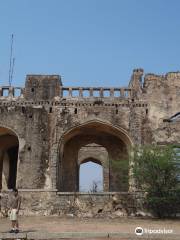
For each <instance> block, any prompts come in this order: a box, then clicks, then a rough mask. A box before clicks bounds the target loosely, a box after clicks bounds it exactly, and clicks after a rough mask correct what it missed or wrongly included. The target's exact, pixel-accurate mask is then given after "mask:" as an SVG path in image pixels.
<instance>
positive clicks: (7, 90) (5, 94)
mask: <svg viewBox="0 0 180 240" xmlns="http://www.w3.org/2000/svg"><path fill="white" fill-rule="evenodd" d="M2 96H3V97H8V96H9V89H3V90H2Z"/></svg>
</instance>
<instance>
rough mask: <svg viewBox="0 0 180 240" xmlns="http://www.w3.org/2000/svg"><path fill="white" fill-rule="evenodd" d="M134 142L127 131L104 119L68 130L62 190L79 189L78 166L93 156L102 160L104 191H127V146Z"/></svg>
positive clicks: (60, 177) (61, 165) (60, 171)
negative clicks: (103, 121) (103, 120)
mask: <svg viewBox="0 0 180 240" xmlns="http://www.w3.org/2000/svg"><path fill="white" fill-rule="evenodd" d="M131 145H132V143H131V140H130V138H129V137H128V136H127V135H126V134H125V131H123V130H121V129H117V128H115V127H113V126H111V125H108V124H105V123H101V122H90V123H86V124H83V125H80V126H78V127H75V128H74V129H71V130H70V131H67V132H66V133H65V134H64V135H63V136H62V138H61V141H60V152H59V158H60V160H59V165H58V179H57V186H58V189H59V191H63V192H75V191H79V190H80V189H79V166H80V164H81V163H83V162H84V161H87V160H86V159H90V158H92V159H96V160H97V161H99V162H101V165H102V168H103V191H128V188H129V182H128V175H129V156H128V152H129V151H128V149H129V148H130V147H131ZM83 151H84V153H83V154H84V155H85V156H84V157H83V154H82V152H83ZM125 165H126V168H124V166H125Z"/></svg>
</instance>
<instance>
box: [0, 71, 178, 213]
mask: <svg viewBox="0 0 180 240" xmlns="http://www.w3.org/2000/svg"><path fill="white" fill-rule="evenodd" d="M143 74H144V73H143V70H142V69H135V70H134V71H133V74H132V77H131V80H130V82H129V85H128V87H123V88H118V87H115V88H113V87H112V88H107V87H66V86H63V84H62V82H61V77H60V76H58V75H27V77H26V83H25V87H24V88H20V87H9V86H1V87H0V189H1V191H4V190H7V189H12V188H14V187H17V188H18V189H19V191H20V193H21V195H23V207H22V208H23V209H24V211H25V212H26V213H28V211H29V212H31V213H32V212H35V211H39V212H43V211H49V213H50V214H51V213H53V211H54V212H56V211H58V209H65V208H66V207H65V205H66V200H72V199H73V197H74V196H75V194H78V196H80V197H81V199H83V200H84V201H86V200H87V199H88V198H87V194H83V193H79V169H80V165H81V164H83V163H85V162H89V161H91V162H94V163H97V164H100V165H101V166H102V168H103V192H102V193H94V196H93V197H95V201H96V202H97V203H102V202H104V201H105V200H106V199H108V198H109V196H111V195H112V194H113V193H114V192H116V193H118V194H119V196H125V198H127V196H132V195H133V194H134V190H135V189H134V187H133V179H132V174H131V169H130V168H129V171H124V170H123V169H122V170H121V169H118V171H117V170H116V169H114V168H113V166H112V164H111V163H112V161H121V162H123V161H127V163H128V164H129V165H130V162H128V161H129V160H128V159H129V156H128V154H129V149H131V148H132V146H134V145H140V144H152V143H153V144H154V143H155V144H162V145H164V144H170V143H174V144H177V145H179V143H180V112H179V111H180V72H170V73H167V74H166V75H155V74H146V75H145V76H143ZM87 177H88V176H87ZM123 194H124V195H123ZM133 196H134V195H133Z"/></svg>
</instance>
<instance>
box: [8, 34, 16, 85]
mask: <svg viewBox="0 0 180 240" xmlns="http://www.w3.org/2000/svg"><path fill="white" fill-rule="evenodd" d="M13 41H14V35H13V34H12V35H11V49H10V60H9V86H11V84H12V79H13V72H14V64H15V58H14V57H13Z"/></svg>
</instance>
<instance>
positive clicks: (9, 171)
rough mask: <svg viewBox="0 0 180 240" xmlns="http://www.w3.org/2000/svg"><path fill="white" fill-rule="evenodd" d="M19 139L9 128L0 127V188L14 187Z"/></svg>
mask: <svg viewBox="0 0 180 240" xmlns="http://www.w3.org/2000/svg"><path fill="white" fill-rule="evenodd" d="M18 151H19V140H18V137H17V135H16V134H15V133H14V132H13V131H12V130H10V129H8V128H5V127H0V189H13V188H15V187H16V178H17V163H18Z"/></svg>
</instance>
